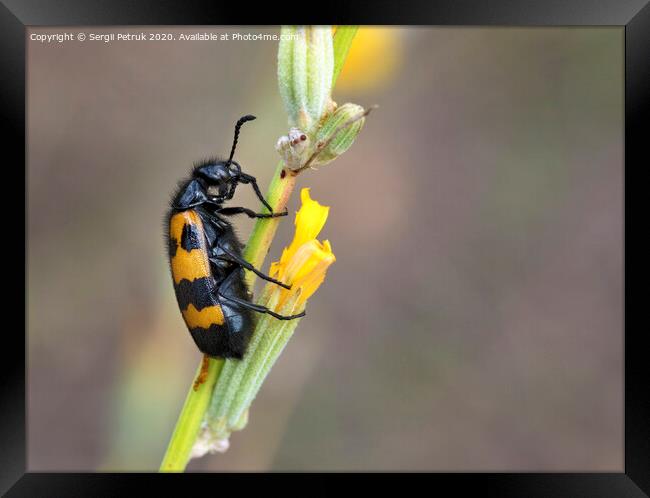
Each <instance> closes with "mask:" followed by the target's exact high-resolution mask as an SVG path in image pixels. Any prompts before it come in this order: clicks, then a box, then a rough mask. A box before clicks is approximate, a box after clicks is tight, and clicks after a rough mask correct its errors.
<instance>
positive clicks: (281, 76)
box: [278, 26, 334, 135]
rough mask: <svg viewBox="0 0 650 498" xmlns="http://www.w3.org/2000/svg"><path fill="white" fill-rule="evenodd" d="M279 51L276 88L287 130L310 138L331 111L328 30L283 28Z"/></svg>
mask: <svg viewBox="0 0 650 498" xmlns="http://www.w3.org/2000/svg"><path fill="white" fill-rule="evenodd" d="M281 35H282V36H281V40H280V47H279V50H278V84H279V87H280V95H281V96H282V101H283V102H284V106H285V109H286V111H287V114H288V116H289V126H291V127H297V128H300V129H302V130H305V131H306V133H307V134H308V135H309V134H310V133H311V132H312V130H313V128H314V127H315V126H317V125H318V123H319V121H320V120H321V119H322V118H323V116H324V115H325V114H326V113H327V111H328V110H329V109H330V100H331V95H332V75H333V73H334V49H333V45H332V28H331V27H330V26H286V27H283V28H282V33H281Z"/></svg>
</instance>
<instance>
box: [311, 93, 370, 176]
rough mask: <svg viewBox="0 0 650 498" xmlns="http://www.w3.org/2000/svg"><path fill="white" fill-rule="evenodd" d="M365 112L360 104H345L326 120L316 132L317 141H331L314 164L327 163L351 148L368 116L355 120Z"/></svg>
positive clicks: (318, 142) (322, 142)
mask: <svg viewBox="0 0 650 498" xmlns="http://www.w3.org/2000/svg"><path fill="white" fill-rule="evenodd" d="M363 112H364V109H363V107H361V106H360V105H357V104H350V103H348V104H343V105H342V106H340V107H339V108H338V109H336V111H334V113H333V114H331V115H330V116H329V117H328V118H327V119H326V120H325V122H324V123H323V125H322V126H321V127H320V128H319V130H318V132H317V133H316V139H315V143H316V144H325V143H326V142H327V141H328V140H330V139H331V142H330V143H329V144H328V145H327V146H326V147H325V148H324V149H323V150H322V151H321V152H320V153H319V154H318V156H316V158H315V159H314V162H313V165H314V166H317V165H323V164H327V163H329V162H330V161H332V160H334V159H336V158H337V157H338V156H340V155H341V154H343V153H344V152H345V151H346V150H348V149H349V148H350V146H351V145H352V144H353V143H354V140H355V139H356V138H357V135H358V134H359V132H360V131H361V128H363V124H364V122H365V120H366V118H365V117H362V118H360V119H357V120H356V121H353V120H354V119H355V118H358V117H359V116H361V115H362V114H363ZM348 122H349V124H348V125H347V126H346V123H348ZM332 137H333V138H332Z"/></svg>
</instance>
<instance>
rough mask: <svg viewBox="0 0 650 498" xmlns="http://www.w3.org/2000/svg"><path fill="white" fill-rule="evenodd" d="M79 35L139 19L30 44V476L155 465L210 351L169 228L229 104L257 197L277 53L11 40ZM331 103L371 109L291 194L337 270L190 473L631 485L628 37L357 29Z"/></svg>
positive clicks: (286, 235) (281, 125)
mask: <svg viewBox="0 0 650 498" xmlns="http://www.w3.org/2000/svg"><path fill="white" fill-rule="evenodd" d="M78 31H84V32H86V33H91V32H92V33H116V32H122V33H124V32H133V33H139V32H141V29H140V28H134V29H131V28H105V29H104V28H95V27H93V28H91V29H83V30H82V29H79V28H78V27H74V28H60V29H59V28H56V29H45V28H34V29H29V30H28V35H27V36H28V42H27V47H28V75H27V76H28V78H27V80H28V89H27V90H28V102H27V104H28V172H27V175H28V324H29V327H28V346H29V354H28V365H29V371H28V466H29V469H30V470H31V471H56V470H61V471H73V470H81V471H83V470H88V471H92V470H99V471H111V470H115V471H124V470H133V471H137V470H140V471H154V470H157V468H158V466H159V465H160V461H161V459H162V456H163V453H164V450H165V448H166V446H167V443H168V441H169V438H170V436H171V432H172V429H173V427H174V424H175V421H176V418H177V416H178V414H179V412H180V408H181V406H182V403H183V400H184V398H185V395H186V393H187V389H188V387H189V385H190V383H191V382H192V380H193V374H194V371H195V368H196V366H197V365H198V363H199V361H200V359H201V356H200V354H199V352H198V351H197V349H196V348H195V346H194V343H193V341H192V340H191V338H190V336H189V333H188V332H187V330H186V328H185V326H184V324H183V321H182V319H181V315H180V313H179V311H178V308H177V305H176V301H175V297H174V292H173V288H172V284H171V278H170V275H169V270H168V266H167V260H166V249H165V248H166V245H165V242H164V240H163V234H162V225H163V215H164V213H165V210H166V208H167V202H168V200H169V196H170V194H171V192H172V191H173V189H174V187H175V185H176V182H177V181H178V180H180V179H181V178H182V177H183V176H184V175H186V174H187V172H188V170H189V168H190V166H191V165H192V163H193V162H194V161H196V160H200V159H202V158H204V157H206V156H210V155H213V154H223V155H225V154H227V153H228V151H229V148H230V145H231V140H232V129H233V125H234V123H235V121H236V119H237V118H239V117H240V116H241V115H243V114H247V113H251V114H255V115H256V116H258V119H257V121H255V122H254V123H252V124H249V125H248V126H246V127H245V128H244V129H243V131H242V136H241V138H240V145H239V149H238V152H237V160H238V161H239V162H240V163H241V164H242V165H243V167H244V169H245V171H247V172H249V173H251V174H253V175H255V176H257V178H258V180H259V182H260V184H261V185H262V186H263V189H264V187H265V186H266V185H268V182H269V180H270V178H271V175H272V173H273V170H274V168H275V166H276V164H277V162H278V156H277V153H276V152H275V150H274V145H275V142H276V140H277V138H278V137H279V136H280V135H282V134H284V133H286V131H287V121H286V114H285V112H284V110H283V107H282V103H281V100H280V97H279V94H278V91H277V84H276V76H275V71H276V52H277V42H271V41H247V42H244V41H228V42H226V41H221V42H210V41H202V42H201V41H197V42H187V41H185V42H181V41H176V42H169V41H167V42H165V41H157V42H153V41H151V42H150V41H145V42H142V41H132V42H117V41H115V42H112V43H103V42H100V41H96V42H91V41H88V40H87V41H86V42H84V43H81V42H77V41H68V42H65V43H51V44H46V43H39V42H37V41H30V40H29V35H30V34H31V33H37V34H46V33H49V34H52V33H57V32H73V33H76V32H78ZM145 31H146V32H157V33H175V34H178V33H180V32H184V33H196V32H215V33H230V34H232V33H260V32H261V33H278V32H279V29H277V28H274V29H271V28H269V29H257V28H254V29H253V28H251V29H247V28H212V27H198V28H197V27H191V28H187V29H178V28H174V29H172V28H169V27H161V28H146V29H145ZM334 98H335V100H336V101H337V102H338V103H339V104H342V103H344V102H348V101H352V102H356V103H359V104H361V105H364V106H368V105H372V104H379V105H380V109H378V110H377V111H375V112H374V113H373V114H372V115H371V116H370V117H369V118H368V120H367V122H366V126H365V128H364V130H363V132H362V133H361V135H360V137H359V139H358V140H357V142H356V143H355V145H354V146H353V147H352V148H351V149H350V150H349V151H348V152H347V153H346V154H344V155H343V156H342V157H341V158H340V159H338V160H337V161H336V162H335V163H332V164H330V165H327V166H325V167H323V168H322V169H320V170H319V171H318V172H313V171H311V172H307V173H305V174H304V175H301V177H300V179H299V185H298V187H299V188H300V187H303V186H309V187H311V189H312V190H311V192H312V196H313V198H315V199H317V200H318V201H320V202H321V203H322V204H325V205H329V206H331V211H330V217H329V220H328V224H327V226H326V227H325V230H324V232H323V234H322V238H327V239H329V240H330V241H331V242H332V246H333V249H334V253H335V254H336V256H337V261H336V263H335V264H334V265H333V266H332V267H331V269H330V271H329V273H328V277H327V279H326V281H325V283H324V285H323V286H322V287H321V288H320V290H319V291H318V293H317V294H316V295H315V296H314V297H313V298H312V299H311V300H310V302H309V306H308V317H307V318H306V319H305V320H303V321H302V323H301V325H300V327H299V328H298V330H297V331H296V334H295V336H294V337H293V339H292V340H291V342H290V343H289V345H288V347H287V348H286V350H285V352H284V353H283V355H282V357H281V358H280V360H279V361H278V363H277V364H276V366H275V367H274V369H273V371H272V372H271V374H270V376H269V378H268V379H267V381H266V383H265V385H264V386H263V388H262V390H261V392H260V395H259V396H258V398H257V399H256V400H255V402H254V404H253V406H252V409H251V413H250V421H249V424H248V427H247V428H246V429H245V430H244V431H242V432H238V433H234V434H233V436H232V438H231V449H230V450H229V451H228V452H227V453H226V454H223V455H213V456H207V457H205V458H203V459H200V460H193V461H192V462H191V463H190V466H189V468H188V470H195V471H198V470H202V471H210V470H439V471H450V470H454V471H470V470H476V471H489V470H495V471H500V470H510V471H520V470H539V471H622V469H623V384H622V383H623V335H622V333H623V329H622V323H623V272H622V269H623V254H622V234H623V210H622V206H623V29H622V28H619V27H617V28H528V29H518V28H517V29H515V28H411V29H402V28H364V29H362V30H361V31H360V33H359V35H358V38H357V40H356V41H355V44H354V45H353V49H352V52H351V54H350V58H349V60H348V63H347V65H346V67H345V69H344V72H343V73H342V76H341V78H340V80H339V82H338V84H337V88H336V90H335V94H334ZM296 192H298V190H296ZM237 199H238V202H237V205H246V206H251V207H255V206H257V205H258V204H257V202H256V201H255V198H254V196H253V194H252V191H251V189H246V188H243V189H240V190H239V191H238V193H237ZM298 202H299V196H298V195H297V194H294V196H293V199H292V201H291V204H290V212H295V210H296V209H297V207H298ZM236 223H237V226H238V231H239V233H240V234H241V236H242V239H243V240H245V239H246V237H247V236H248V233H249V231H250V229H251V227H252V223H251V221H250V220H248V219H247V218H237V221H236ZM291 234H292V221H291V220H290V219H288V220H287V221H285V222H284V223H282V225H281V227H280V230H279V232H278V236H277V237H276V239H275V242H274V245H273V247H272V249H271V252H270V254H269V258H267V261H266V264H265V269H268V264H269V263H270V262H271V261H272V260H275V259H277V258H278V257H279V255H280V252H281V250H282V247H283V246H284V245H285V244H286V243H288V242H289V241H290V239H291Z"/></svg>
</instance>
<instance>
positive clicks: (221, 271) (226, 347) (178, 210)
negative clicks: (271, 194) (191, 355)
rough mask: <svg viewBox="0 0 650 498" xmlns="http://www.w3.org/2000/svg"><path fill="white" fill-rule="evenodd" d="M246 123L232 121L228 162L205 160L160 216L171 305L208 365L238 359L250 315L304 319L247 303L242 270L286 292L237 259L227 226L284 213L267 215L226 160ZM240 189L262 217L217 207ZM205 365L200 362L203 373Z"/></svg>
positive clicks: (249, 180)
mask: <svg viewBox="0 0 650 498" xmlns="http://www.w3.org/2000/svg"><path fill="white" fill-rule="evenodd" d="M253 119H255V116H251V115H246V116H243V117H242V118H240V119H239V120H238V121H237V124H236V125H235V136H234V139H233V144H232V149H231V151H230V157H229V158H228V160H227V161H223V160H219V159H209V160H206V161H203V162H201V163H199V164H196V165H195V166H194V168H193V170H192V173H191V174H190V176H189V178H187V179H185V180H183V181H182V182H181V183H180V184H179V187H178V189H177V191H176V193H175V194H174V195H173V197H172V201H171V209H170V210H169V211H168V213H167V216H166V220H167V240H168V244H169V246H168V251H169V262H170V267H171V274H172V279H173V282H174V291H175V293H176V299H177V301H178V306H179V308H180V310H181V313H182V315H183V319H184V321H185V324H186V325H187V328H188V329H189V331H190V334H191V335H192V339H194V342H195V343H196V345H197V347H198V348H199V350H200V351H201V352H202V353H204V354H205V355H207V356H209V357H213V358H237V359H241V358H243V356H244V354H245V352H246V347H247V345H248V342H249V340H250V337H251V334H252V332H253V326H254V317H253V312H257V313H267V314H269V315H271V316H273V317H275V318H277V319H279V320H293V319H295V318H299V317H302V316H304V315H305V313H304V312H302V313H300V314H297V315H289V316H285V315H280V314H278V313H275V312H274V311H272V310H270V309H268V308H266V307H264V306H260V305H258V304H254V303H252V302H251V301H250V299H251V293H250V292H249V289H248V286H247V285H246V282H245V280H244V270H249V271H252V272H253V273H255V274H256V275H257V276H259V277H260V278H262V279H264V280H267V281H269V282H272V283H274V284H277V285H279V286H282V287H284V288H286V289H289V288H290V286H288V285H286V284H284V283H282V282H280V281H278V280H276V279H274V278H272V277H270V276H269V275H265V274H264V273H262V272H261V271H259V270H258V269H256V268H255V267H254V266H253V265H252V264H250V263H249V262H248V261H246V260H245V259H244V258H243V256H242V244H241V243H240V241H239V239H238V238H237V235H236V234H235V231H234V230H233V226H232V224H231V223H230V221H228V219H227V218H228V217H229V216H232V215H236V214H246V215H247V216H249V217H251V218H275V217H279V216H286V215H287V214H288V213H287V211H286V210H285V211H284V212H282V213H274V212H273V209H272V208H271V206H270V205H269V203H268V202H267V201H266V200H265V199H264V196H263V195H262V193H261V192H260V189H259V187H258V185H257V180H256V179H255V177H253V176H251V175H248V174H246V173H244V172H243V171H242V169H241V166H240V165H239V164H238V163H237V162H235V161H233V156H234V154H235V149H236V147H237V140H238V138H239V131H240V128H241V126H242V125H243V124H244V123H246V122H247V121H251V120H253ZM240 183H241V184H249V185H251V186H252V188H253V190H254V192H255V195H256V196H257V197H258V198H259V199H260V201H261V202H262V204H263V205H264V206H265V207H266V208H267V209H268V211H269V212H268V213H256V212H255V211H253V210H252V209H248V208H245V207H230V206H226V207H224V203H225V202H227V201H229V200H231V199H232V198H233V196H234V195H235V190H236V188H237V186H238V185H239V184H240ZM206 362H207V359H205V358H204V366H205V363H206ZM195 387H196V386H195Z"/></svg>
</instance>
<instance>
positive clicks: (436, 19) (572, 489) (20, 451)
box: [0, 0, 650, 498]
mask: <svg viewBox="0 0 650 498" xmlns="http://www.w3.org/2000/svg"><path fill="white" fill-rule="evenodd" d="M304 3H305V2H301V4H304ZM296 5H298V4H296ZM327 6H328V7H327V9H328V12H323V11H320V12H318V11H314V12H313V13H311V14H310V13H307V12H306V11H304V10H302V7H301V8H298V9H289V8H281V9H279V8H277V4H274V3H266V4H260V3H258V4H256V6H255V8H254V9H253V8H251V9H246V18H244V16H242V15H240V14H241V12H240V11H241V10H243V9H241V8H239V4H237V3H228V4H227V3H225V2H224V3H221V2H213V1H190V2H188V1H184V2H180V1H179V2H173V1H169V0H159V1H151V0H146V1H143V0H140V1H138V2H133V1H128V0H118V1H111V2H106V1H101V0H93V1H90V0H85V1H84V0H59V1H43V0H41V1H36V0H31V1H24V0H22V1H21V0H10V1H6V0H5V1H3V4H0V39H1V41H0V47H1V49H0V53H1V58H2V68H3V73H4V74H3V75H2V77H1V78H0V85H1V87H2V93H1V95H2V107H3V111H4V113H3V115H4V116H5V124H6V125H7V126H6V131H5V134H4V139H5V140H4V142H5V146H4V149H5V151H7V152H9V154H8V155H7V154H6V153H5V161H6V162H7V164H5V168H6V170H7V171H8V172H13V173H14V174H16V178H15V180H5V184H4V185H5V189H3V191H4V192H5V197H6V196H7V195H8V194H7V191H9V190H14V191H17V190H18V185H21V183H22V185H23V188H25V190H24V193H25V196H27V191H26V182H25V174H24V172H23V171H21V170H20V168H19V167H14V168H10V164H21V163H22V164H23V165H24V164H25V158H26V157H25V154H26V147H25V143H26V142H25V139H26V136H25V67H26V64H25V44H26V28H27V27H29V26H38V25H50V26H51V25H59V26H63V25H65V26H71V25H171V24H179V25H197V24H200V25H224V24H229V25H231V24H247V25H251V24H260V23H265V24H266V23H272V24H288V23H311V24H324V23H327V24H352V23H354V24H357V23H359V24H425V23H426V24H430V25H467V26H472V25H487V26H490V25H492V26H495V25H499V26H504V25H517V26H620V27H624V29H625V224H624V227H625V228H624V233H623V234H622V236H623V237H624V243H625V263H626V264H625V267H626V268H628V267H629V264H630V262H631V261H632V260H631V259H630V258H631V254H630V251H628V248H629V246H628V244H627V242H628V237H629V235H630V233H631V232H630V221H631V219H635V220H638V219H639V218H638V217H636V216H631V201H632V198H633V194H632V192H631V190H632V189H631V187H632V186H638V185H639V184H640V182H639V181H637V182H635V181H634V179H635V177H638V176H639V175H640V172H641V171H643V168H644V166H645V167H646V168H647V163H648V161H647V159H645V161H643V160H642V148H643V147H644V146H645V143H644V142H645V141H647V138H646V137H645V136H644V134H643V132H642V129H643V128H644V127H643V126H642V125H643V124H647V123H648V122H650V120H649V119H648V118H649V117H650V116H649V113H648V93H649V92H650V64H649V61H650V4H648V2H647V0H566V1H561V0H549V1H540V0H519V1H514V0H510V1H508V0H501V1H495V0H489V1H488V0H444V1H438V2H435V3H426V2H422V4H421V5H420V4H416V3H414V2H388V1H385V0H382V1H376V2H373V4H372V8H364V7H363V6H362V5H357V6H351V5H350V4H349V3H348V2H340V1H335V2H332V1H330V2H327ZM285 7H286V4H285ZM642 161H643V162H642ZM5 178H6V177H5ZM25 206H27V203H26V202H25ZM4 209H7V205H6V203H5V207H4ZM12 218H13V219H14V222H15V223H17V224H19V223H20V221H19V219H18V218H19V217H18V216H13V217H12ZM26 220H27V218H26V217H25V219H24V220H23V221H24V224H23V230H24V231H23V233H24V234H25V235H24V238H23V240H24V243H25V247H26V245H27V244H28V240H27V239H26ZM635 223H637V224H639V223H641V222H640V221H635ZM8 230H10V229H6V230H5V237H6V240H5V244H4V245H7V244H12V245H14V246H15V245H19V244H20V242H19V240H20V239H19V237H9V236H8V235H7V233H11V232H8ZM19 230H20V228H19V226H17V227H16V228H15V231H14V232H13V233H20V231H19ZM638 259H639V258H636V259H635V260H636V261H638ZM16 269H17V268H16ZM25 270H26V267H25ZM16 278H20V277H16ZM638 278H639V277H638V276H637V279H638ZM25 279H26V271H25V273H23V281H26V280H25ZM632 285H633V284H632V281H631V280H630V279H629V278H628V273H627V271H626V274H625V292H626V296H625V297H626V299H625V317H626V319H625V327H624V334H625V390H624V393H625V401H624V403H625V422H624V423H625V431H624V432H625V467H624V472H621V473H477V474H463V473H454V474H441V473H433V474H427V475H426V479H433V480H434V484H436V485H442V484H447V485H451V486H453V487H454V490H455V491H454V492H455V493H458V492H460V493H461V494H462V493H463V492H464V491H465V492H467V491H470V492H474V493H476V494H479V495H483V494H490V495H495V496H501V497H509V496H526V497H528V498H530V497H537V496H558V497H570V496H580V497H591V496H594V497H600V496H602V497H636V496H646V494H645V493H650V388H648V386H647V384H646V383H645V380H646V379H647V378H649V376H648V373H649V370H650V368H649V367H648V361H647V360H646V358H645V357H644V356H645V354H646V351H647V350H646V349H644V348H643V347H642V344H643V335H644V334H645V330H643V329H642V328H641V327H638V326H632V323H633V322H632V321H631V320H629V319H628V317H629V316H632V315H631V314H628V312H629V311H631V309H632V308H631V307H630V306H629V304H630V301H629V296H630V293H631V290H632ZM13 289H14V287H10V288H9V289H8V290H9V292H8V294H10V295H11V296H13V297H6V298H4V299H5V303H6V306H7V307H6V308H5V309H6V310H7V311H6V313H7V314H9V313H10V312H9V310H11V309H19V306H18V302H16V306H12V305H13V302H11V300H12V299H15V300H16V301H18V300H19V296H20V293H19V292H18V291H15V292H14V290H13ZM636 290H637V292H638V291H639V289H638V286H637V289H636ZM25 295H26V294H23V296H25ZM9 306H11V307H9ZM25 316H26V315H25ZM6 323H8V322H6ZM26 330H27V327H25V331H26ZM2 344H3V346H2V352H3V354H2V361H0V368H2V369H3V372H2V373H3V377H2V382H1V383H0V393H1V395H0V400H1V402H2V405H1V406H2V409H1V411H0V445H1V447H2V452H0V460H1V464H0V492H2V493H5V492H6V493H7V496H115V495H120V494H124V492H126V491H128V490H129V489H133V486H136V485H138V484H141V483H138V482H136V481H142V480H144V479H147V481H148V482H147V485H148V486H150V488H148V489H149V491H150V492H152V493H153V492H155V487H157V486H160V488H161V489H163V490H165V491H166V492H172V491H173V489H174V486H178V485H180V483H181V482H183V483H187V482H188V481H186V480H185V479H192V480H202V481H204V482H205V484H206V485H208V486H219V487H220V486H223V484H224V482H225V480H224V476H216V477H217V478H218V479H219V481H214V478H215V476H214V475H212V474H192V475H184V476H183V477H182V479H175V478H173V477H169V476H166V475H161V474H155V473H152V474H109V473H103V474H99V473H98V474H92V473H88V474H67V473H51V474H44V473H32V472H28V471H27V470H26V423H25V415H26V409H25V388H26V383H25V377H26V373H27V372H26V368H25V365H26V363H25V353H26V346H25V345H26V342H25V337H23V336H21V335H20V334H19V333H17V332H16V328H15V327H10V326H8V325H6V326H5V330H4V334H3V343H2ZM158 476H161V477H158ZM276 477H277V476H276ZM235 478H237V476H235ZM241 478H246V479H248V478H249V477H248V476H241ZM295 478H300V479H303V478H304V477H302V476H292V477H291V479H295ZM375 478H380V479H383V476H382V477H379V476H378V475H376V477H375ZM417 478H418V479H421V478H424V476H422V475H418V476H417ZM319 479H320V478H319ZM292 484H293V485H294V486H295V484H296V482H295V481H293V482H292ZM163 486H164V488H163ZM179 489H183V488H179ZM184 489H185V490H187V489H188V488H184ZM190 489H192V490H193V489H194V488H193V487H192V488H190ZM433 489H435V488H433Z"/></svg>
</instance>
